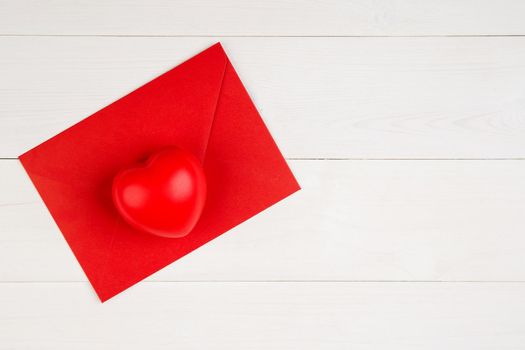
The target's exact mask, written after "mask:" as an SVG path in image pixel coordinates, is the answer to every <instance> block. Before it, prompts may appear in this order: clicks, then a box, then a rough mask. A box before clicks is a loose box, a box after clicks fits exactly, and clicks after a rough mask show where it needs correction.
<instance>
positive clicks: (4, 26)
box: [0, 0, 525, 36]
mask: <svg viewBox="0 0 525 350" xmlns="http://www.w3.org/2000/svg"><path fill="white" fill-rule="evenodd" d="M0 9H1V10H2V11H1V12H0V34H4V35H5V34H11V35H13V34H14V35H34V34H37V35H242V36H246V35H252V36H253V35H271V36H275V35H288V36H290V35H292V36H303V35H313V36H322V35H325V36H326V35H332V36H333V35H386V36H393V35H394V36H395V35H403V36H407V35H412V36H414V35H523V34H525V23H524V21H523V16H522V15H523V13H524V12H525V3H524V2H523V1H520V0H498V1H494V0H489V1H476V0H461V1H454V0H442V1H439V2H436V1H432V0H375V1H369V0H351V1H308V0H286V1H278V0H269V1H258V0H245V1H241V0H225V1H214V0H200V1H180V0H179V1H171V0H154V1H148V0H140V1H139V0H134V1H124V0H112V1H103V0H94V1H87V0H81V1H78V0H77V1H67V0H45V1H39V0H2V1H0Z"/></svg>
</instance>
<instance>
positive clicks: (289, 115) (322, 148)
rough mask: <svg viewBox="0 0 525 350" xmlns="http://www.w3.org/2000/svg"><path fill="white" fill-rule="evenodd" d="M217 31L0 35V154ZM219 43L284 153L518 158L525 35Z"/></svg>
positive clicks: (115, 94) (77, 116) (524, 146)
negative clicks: (151, 35) (163, 35)
mask: <svg viewBox="0 0 525 350" xmlns="http://www.w3.org/2000/svg"><path fill="white" fill-rule="evenodd" d="M217 40H219V39H216V38H100V37H97V38H93V37H89V38H77V37H74V38H71V37H68V38H64V37H60V38H48V37H44V38H42V37H28V38H25V37H23V38H22V37H14V38H5V37H4V38H0V48H1V49H2V53H3V54H2V55H0V76H2V77H3V78H2V79H1V80H0V96H1V98H0V125H1V128H0V157H16V156H18V155H20V154H21V153H23V152H25V151H26V150H28V149H29V148H30V147H32V146H35V145H37V144H39V143H40V142H42V141H44V140H45V139H47V138H49V137H51V136H53V135H55V134H56V133H58V132H60V131H62V130H63V129H65V128H66V127H68V126H70V125H72V124H74V123H75V122H77V121H79V120H81V119H82V118H84V117H86V116H88V115H90V114H91V113H93V112H95V111H96V110H98V109H100V108H101V107H103V106H105V105H107V104H109V103H111V102H112V101H114V100H115V99H117V98H119V97H121V96H123V95H125V94H126V93H128V92H130V91H132V90H134V89H135V88H137V87H138V86H140V85H142V84H143V83H145V82H147V81H149V80H150V79H152V78H154V77H155V76H157V75H159V74H161V73H163V72H164V71H166V70H168V69H170V68H171V67H173V66H175V65H177V64H178V63H180V62H181V61H183V60H184V59H186V58H188V57H190V56H191V55H193V54H195V53H197V52H199V51H200V50H202V49H203V48H205V47H207V46H208V45H210V44H212V43H214V42H215V41H217ZM222 42H223V44H224V46H225V47H226V50H227V51H228V53H229V54H230V56H231V59H232V61H233V63H234V65H235V66H236V67H237V69H238V71H239V74H240V76H241V78H242V79H243V81H244V82H245V84H246V86H247V88H248V90H249V91H250V93H251V95H252V96H253V98H254V101H255V103H256V105H257V106H258V108H259V109H260V111H261V114H262V116H263V118H264V119H265V121H266V122H267V124H268V126H269V128H270V130H271V131H272V133H273V134H274V136H275V138H276V140H277V142H278V144H279V145H280V146H281V148H282V151H283V152H284V154H285V155H286V156H287V157H292V158H304V157H307V158H308V157H314V158H326V157H336V158H338V157H342V158H347V157H348V158H359V159H361V158H413V159H418V158H523V157H525V114H524V110H525V84H523V81H525V63H524V62H525V37H523V38H522V37H515V38H226V39H224V40H222Z"/></svg>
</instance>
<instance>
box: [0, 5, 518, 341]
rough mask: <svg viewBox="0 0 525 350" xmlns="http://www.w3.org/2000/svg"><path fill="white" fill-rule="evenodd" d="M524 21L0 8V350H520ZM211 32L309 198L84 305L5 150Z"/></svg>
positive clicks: (489, 15)
mask: <svg viewBox="0 0 525 350" xmlns="http://www.w3.org/2000/svg"><path fill="white" fill-rule="evenodd" d="M524 10H525V3H524V2H522V1H519V0H503V1H473V0H468V1H466V0H464V1H449V0H445V1H440V2H435V1H430V0H422V1H415V0H405V1H402V0H394V1H387V0H377V1H364V0H363V1H361V0H353V1H306V0H305V1H295V0H294V1H292V0H287V1H273V0H272V1H264V2H261V1H251V0H250V1H242V2H241V1H236V0H228V1H210V0H201V1H197V2H187V1H184V2H182V1H166V0H163V1H161V0H154V1H138V0H135V1H126V2H124V1H120V0H111V1H89V2H88V1H75V2H70V1H65V0H55V1H14V0H0V158H3V159H0V176H1V177H0V179H1V181H0V349H1V350H4V349H39V350H40V349H53V350H55V349H68V350H69V349H93V348H97V349H118V348H126V349H144V348H152V349H173V348H178V349H203V348H206V349H207V348H217V349H320V348H322V349H440V350H441V349H458V350H459V349H461V350H464V349H497V350H501V349H522V348H524V347H525V326H524V325H525V322H524V321H525V320H524V316H523V315H525V290H524V288H525V272H524V271H525V269H523V267H524V261H525V260H524V258H523V253H522V250H523V247H524V245H525V222H524V220H523V217H524V216H523V215H524V213H525V161H524V160H525V154H524V152H525V83H524V82H525V64H524V62H525V37H523V36H522V35H525V22H524V21H523V13H525V11H524ZM349 36H359V37H349ZM371 36H381V37H380V38H377V37H371ZM396 36H403V37H396ZM458 36H459V37H458ZM218 40H220V41H221V42H222V43H223V45H224V46H225V48H226V50H227V51H228V53H229V54H230V56H231V59H232V61H233V63H234V64H235V66H236V68H237V70H238V71H239V74H240V75H241V78H242V79H243V81H244V82H245V84H246V86H247V88H248V90H249V91H250V94H251V95H252V96H253V98H254V100H255V103H256V104H257V106H258V108H259V109H260V111H261V114H262V115H263V117H264V119H265V120H266V121H267V123H268V126H269V127H270V129H271V131H272V133H273V134H274V136H275V138H276V141H277V142H278V143H279V145H280V146H281V149H282V150H283V152H284V154H285V155H286V156H287V157H288V158H289V159H290V165H291V167H292V168H293V170H294V172H295V173H296V174H297V176H298V179H299V181H300V183H301V185H302V187H303V190H302V191H301V192H299V193H297V194H296V195H294V196H292V197H291V198H288V199H287V200H285V201H283V202H282V203H280V204H278V205H276V206H275V207H273V208H270V209H269V210H267V211H265V212H264V213H262V214H260V215H259V216H257V217H255V218H253V219H252V220H250V221H248V222H247V223H245V224H243V225H241V226H239V227H238V228H236V229H234V230H232V231H231V232H229V233H227V234H226V235H224V236H222V237H220V238H218V239H217V240H215V241H213V242H211V243H210V244H208V245H207V246H205V247H202V248H201V249H199V250H198V251H196V252H194V253H192V254H190V255H189V256H187V257H185V258H183V259H182V260H181V261H179V262H177V263H175V264H173V265H172V266H170V267H168V268H166V269H165V270H163V271H161V272H159V273H157V274H155V275H154V276H152V277H151V278H150V279H148V281H146V282H144V283H140V284H139V285H137V286H136V287H133V288H131V289H130V290H129V291H126V292H125V293H123V294H122V295H119V296H117V297H116V298H115V299H113V300H110V301H109V302H107V303H105V304H100V303H99V301H98V300H97V299H96V296H95V294H94V293H93V292H92V290H91V288H90V286H89V284H88V283H87V282H86V280H85V276H84V275H83V273H82V272H81V270H80V268H79V266H78V264H77V263H76V261H75V260H74V258H73V255H72V253H71V252H70V251H69V248H68V247H67V245H66V243H65V242H64V240H63V238H62V237H61V234H60V232H59V231H58V229H57V228H56V226H55V224H54V223H53V221H52V219H51V217H50V215H49V214H48V213H47V211H46V209H45V207H44V205H43V204H42V202H41V200H40V198H39V197H38V195H37V194H36V191H35V190H34V188H33V187H32V185H31V184H30V182H29V180H28V178H27V176H26V175H25V174H24V172H23V170H22V168H21V166H20V165H19V163H18V161H17V160H15V159H13V158H16V157H17V156H18V155H19V154H20V153H22V152H24V151H26V150H27V149H28V148H30V147H32V146H35V145H37V144H38V143H40V142H42V141H43V140H45V139H47V138H48V137H51V136H52V135H54V134H55V133H57V132H59V131H61V130H63V129H64V128H66V127H68V126H70V125H72V124H74V123H75V122H77V121H78V120H80V119H82V118H84V117H86V116H88V115H89V114H91V113H92V112H94V111H96V110H97V109H99V108H100V107H103V106H104V105H106V104H108V103H110V102H111V101H113V100H114V99H116V98H118V97H120V96H122V95H124V94H125V93H127V92H129V91H131V90H133V89H134V88H136V87H137V86H139V85H141V84H143V83H145V82H146V81H148V80H149V79H151V78H153V77H155V76H157V75H158V74H161V73H162V72H163V71H165V70H167V69H169V68H171V67H173V66H174V65H176V64H178V63H179V62H181V61H182V60H184V59H186V58H188V57H189V56H191V55H192V54H194V53H196V52H198V51H200V50H201V49H202V48H204V47H206V46H208V45H209V44H212V43H214V42H216V41H218ZM9 158H10V159H9Z"/></svg>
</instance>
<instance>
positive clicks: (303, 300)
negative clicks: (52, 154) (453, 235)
mask: <svg viewBox="0 0 525 350" xmlns="http://www.w3.org/2000/svg"><path fill="white" fill-rule="evenodd" d="M524 294H525V285H523V284H514V283H508V284H493V283H411V284H407V283H344V282H342V283H341V282H339V283H337V282H335V283H334V282H328V283H308V282H299V283H297V282H296V283H291V282H281V283H268V282H244V283H239V282H236V283H209V282H208V283H206V282H205V283H199V282H197V283H195V282H193V283H191V282H186V283H152V282H146V283H143V284H141V285H140V286H136V287H133V288H132V289H131V290H129V291H128V292H125V293H124V294H122V295H120V296H117V297H116V298H117V299H115V300H113V301H110V302H108V303H105V304H100V303H98V302H97V300H96V296H95V295H94V294H93V293H92V292H91V290H90V289H89V285H88V284H87V283H83V282H82V283H3V284H1V285H0V303H1V304H2V313H1V315H0V320H1V322H2V329H1V330H2V333H0V334H1V336H2V340H3V345H9V346H7V347H4V348H7V349H13V348H19V349H29V350H32V349H34V350H55V349H57V348H58V349H85V350H91V349H94V348H96V349H196V350H197V349H198V350H200V349H249V350H253V349H261V350H266V349H297V350H299V349H328V350H332V349H337V350H339V349H357V350H375V349H394V350H407V349H408V350H419V349H431V350H442V349H472V350H474V349H484V350H486V349H493V350H500V349H521V348H522V347H523V344H524V342H525V304H524V303H523V295H524ZM20 300H24V303H23V304H22V303H21V302H20Z"/></svg>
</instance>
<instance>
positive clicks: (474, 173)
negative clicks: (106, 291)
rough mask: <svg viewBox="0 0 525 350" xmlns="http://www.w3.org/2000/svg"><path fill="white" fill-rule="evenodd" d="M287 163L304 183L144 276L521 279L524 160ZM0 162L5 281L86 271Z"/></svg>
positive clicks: (0, 270)
mask: <svg viewBox="0 0 525 350" xmlns="http://www.w3.org/2000/svg"><path fill="white" fill-rule="evenodd" d="M290 165H291V167H292V169H293V170H294V171H295V173H296V175H297V176H298V180H299V182H300V184H301V186H302V188H303V189H302V190H301V191H300V192H298V193H297V194H294V195H293V196H291V197H290V198H288V199H286V200H285V201H283V202H281V203H279V204H278V205H276V206H274V207H272V208H270V209H269V210H267V211H265V212H263V213H262V214H260V215H258V216H256V217H255V218H253V219H251V220H249V221H248V222H246V223H244V224H242V225H240V226H239V227H237V228H236V229H234V230H232V231H230V232H228V233H227V234H225V235H223V236H221V237H220V238H218V239H216V240H215V241H213V242H211V243H209V244H207V245H206V246H204V247H201V248H200V249H198V250H197V251H195V252H193V253H192V254H190V255H189V256H187V257H185V258H183V259H181V260H180V261H178V262H176V263H174V264H172V265H171V266H170V267H168V268H166V269H164V270H162V271H161V272H159V273H157V274H155V275H154V276H153V277H152V278H151V279H152V280H157V281H181V280H182V281H184V280H205V281H213V280H239V281H253V280H269V281H279V280H311V281H314V280H316V281H326V280H411V281H417V280H419V281H423V280H446V281H456V280H470V281H472V280H491V281H498V280H508V281H525V270H524V269H523V259H522V251H523V246H524V244H525V236H524V235H523V232H525V222H524V221H523V220H522V217H523V213H524V212H525V182H524V181H523V179H524V178H525V162H523V161H331V162H327V161H292V162H290ZM0 172H1V173H2V175H3V181H2V182H1V183H0V193H2V197H1V202H0V209H1V210H0V232H2V236H1V244H0V281H80V280H85V277H84V275H83V273H82V272H81V270H80V268H79V266H78V264H77V263H76V261H75V260H74V258H73V255H72V254H71V252H70V250H69V248H68V247H67V245H66V243H65V242H64V240H63V238H62V237H61V234H60V232H59V231H58V229H57V228H56V226H55V224H54V223H53V221H52V219H51V217H50V215H49V214H48V212H47V210H46V208H45V207H44V205H43V204H42V203H41V200H40V199H39V197H38V195H37V193H36V191H35V190H34V189H33V188H32V186H31V184H30V182H29V179H28V178H27V176H26V175H25V174H24V172H23V169H22V167H21V166H20V165H19V163H18V161H3V162H0Z"/></svg>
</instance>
